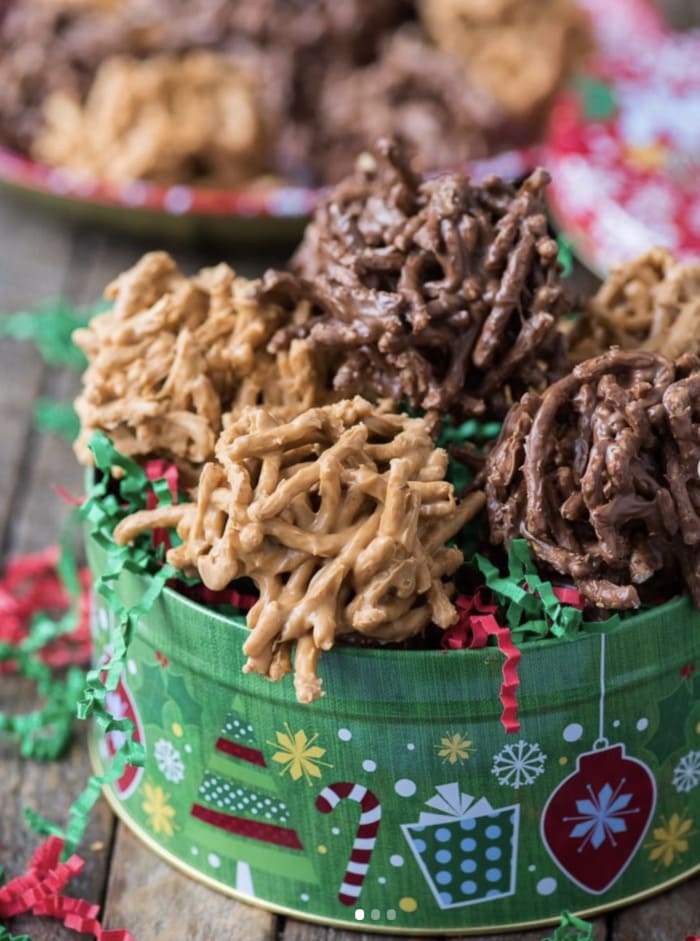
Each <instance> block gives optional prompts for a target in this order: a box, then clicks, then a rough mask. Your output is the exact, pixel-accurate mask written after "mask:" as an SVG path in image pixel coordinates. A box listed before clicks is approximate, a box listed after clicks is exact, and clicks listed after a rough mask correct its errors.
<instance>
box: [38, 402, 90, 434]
mask: <svg viewBox="0 0 700 941" xmlns="http://www.w3.org/2000/svg"><path fill="white" fill-rule="evenodd" d="M34 425H35V427H36V429H37V431H40V432H43V433H44V434H50V435H58V437H59V438H63V439H65V440H66V441H68V442H70V443H72V442H73V441H75V439H76V438H77V437H78V433H79V431H80V419H79V418H78V416H77V414H76V412H75V409H74V408H73V406H72V405H71V403H70V402H54V401H53V400H52V399H39V401H38V402H37V403H36V405H35V407H34Z"/></svg>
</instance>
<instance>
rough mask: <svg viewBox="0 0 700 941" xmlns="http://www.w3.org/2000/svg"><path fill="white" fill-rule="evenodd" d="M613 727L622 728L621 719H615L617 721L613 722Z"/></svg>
mask: <svg viewBox="0 0 700 941" xmlns="http://www.w3.org/2000/svg"><path fill="white" fill-rule="evenodd" d="M613 728H614V729H619V728H620V720H619V719H615V721H614V722H613Z"/></svg>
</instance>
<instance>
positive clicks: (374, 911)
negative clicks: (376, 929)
mask: <svg viewBox="0 0 700 941" xmlns="http://www.w3.org/2000/svg"><path fill="white" fill-rule="evenodd" d="M369 917H370V918H371V919H372V921H379V919H380V918H381V917H382V913H381V912H380V911H379V909H378V908H373V909H372V911H371V912H370V913H369Z"/></svg>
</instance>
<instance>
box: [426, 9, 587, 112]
mask: <svg viewBox="0 0 700 941" xmlns="http://www.w3.org/2000/svg"><path fill="white" fill-rule="evenodd" d="M419 8H420V12H421V16H422V19H423V22H424V23H425V26H426V28H427V30H428V32H429V33H430V35H431V36H432V38H433V40H434V41H435V42H436V43H437V45H438V46H439V47H440V48H441V49H444V50H446V51H447V52H451V53H454V54H455V55H458V56H459V57H460V58H461V59H462V61H463V62H464V63H465V65H466V67H467V71H468V73H469V75H470V76H471V78H472V80H473V81H474V82H475V83H476V84H477V85H478V86H479V87H481V88H483V89H484V90H485V91H486V92H488V93H489V94H491V95H492V96H493V97H494V98H495V100H496V101H497V102H499V103H500V104H501V106H502V107H503V108H505V109H506V110H507V111H509V112H510V113H511V114H512V115H514V116H518V117H527V116H530V115H534V114H535V113H536V112H537V111H538V110H539V109H542V107H543V106H545V105H546V104H547V103H548V102H549V101H550V100H551V99H552V98H553V96H554V95H555V94H556V92H557V91H558V90H559V88H560V87H561V85H562V84H563V82H564V81H565V79H566V78H567V77H568V76H569V75H570V74H571V72H572V71H573V70H574V69H575V68H576V67H577V66H578V65H579V64H580V63H581V61H582V59H583V58H584V57H585V56H586V55H587V54H588V53H589V52H590V49H591V46H592V40H591V34H590V26H589V24H588V19H587V17H586V14H585V13H584V12H583V10H582V9H581V8H580V7H579V6H578V4H577V3H576V2H575V0H420V3H419Z"/></svg>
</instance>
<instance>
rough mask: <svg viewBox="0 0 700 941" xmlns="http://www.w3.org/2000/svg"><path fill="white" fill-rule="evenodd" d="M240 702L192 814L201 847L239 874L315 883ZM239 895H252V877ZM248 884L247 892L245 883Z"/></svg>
mask: <svg viewBox="0 0 700 941" xmlns="http://www.w3.org/2000/svg"><path fill="white" fill-rule="evenodd" d="M261 744H262V743H261V742H259V741H258V739H257V736H256V733H255V729H254V728H253V725H252V724H251V722H250V721H249V720H248V718H247V717H246V715H245V710H244V707H243V705H242V703H241V700H240V698H239V697H236V699H235V700H234V703H233V707H232V710H231V712H230V713H229V714H228V715H227V716H226V718H225V720H224V724H223V728H222V729H221V732H220V734H219V736H218V738H217V739H216V741H215V743H214V747H213V752H212V755H211V756H210V758H209V760H208V762H207V768H206V770H205V772H204V776H203V779H202V782H201V784H200V786H199V790H198V793H197V798H196V800H195V802H194V803H193V805H192V808H191V810H190V814H191V817H193V818H194V821H193V826H194V827H195V829H196V828H202V827H203V828H205V831H203V832H202V842H204V843H206V845H207V847H208V848H210V849H213V850H215V851H216V852H217V853H220V854H221V855H222V856H226V857H228V858H232V859H236V860H238V867H237V868H238V873H239V875H241V874H242V869H243V873H244V872H245V871H246V870H249V869H250V868H251V867H252V869H256V868H257V869H261V870H263V871H265V872H268V873H275V874H277V875H279V876H284V877H287V878H289V876H290V873H293V874H294V879H295V880H300V881H304V882H312V883H316V882H317V881H318V880H317V876H316V873H315V871H314V868H313V866H312V865H311V862H310V860H309V858H308V856H307V855H306V853H305V849H304V846H303V844H302V841H301V839H300V837H299V835H298V833H297V831H296V829H295V827H294V824H293V821H292V819H291V813H290V810H289V808H288V806H287V804H286V803H285V802H284V800H282V799H281V798H280V796H279V785H278V783H277V782H278V774H277V772H276V771H275V770H274V769H272V768H270V767H269V766H268V762H267V759H266V758H265V755H264V754H263V752H262V750H261V748H260V745H261ZM241 881H242V882H243V883H244V884H243V885H239V889H240V890H241V891H246V894H251V895H252V894H253V891H252V875H251V876H250V877H249V878H248V879H246V878H245V876H244V877H243V879H242V880H241ZM246 882H247V883H248V884H249V886H248V889H247V890H246V886H245V883H246Z"/></svg>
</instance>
